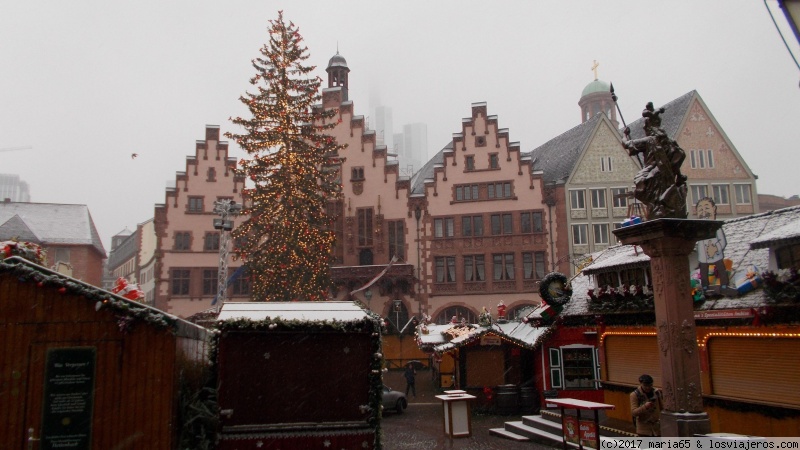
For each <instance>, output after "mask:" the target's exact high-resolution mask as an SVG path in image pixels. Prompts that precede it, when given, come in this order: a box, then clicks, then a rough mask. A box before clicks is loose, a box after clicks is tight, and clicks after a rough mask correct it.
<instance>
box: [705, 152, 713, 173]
mask: <svg viewBox="0 0 800 450" xmlns="http://www.w3.org/2000/svg"><path fill="white" fill-rule="evenodd" d="M706 162H707V163H708V168H709V169H713V168H714V151H713V150H711V149H708V150H706Z"/></svg>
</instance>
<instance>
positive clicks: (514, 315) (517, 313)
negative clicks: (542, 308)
mask: <svg viewBox="0 0 800 450" xmlns="http://www.w3.org/2000/svg"><path fill="white" fill-rule="evenodd" d="M534 308H536V305H534V304H533V303H531V304H527V305H525V304H523V305H517V306H515V307H513V308H511V309H509V310H508V311H506V319H508V320H518V319H522V318H523V317H525V316H526V315H528V313H529V312H531V311H533V310H534Z"/></svg>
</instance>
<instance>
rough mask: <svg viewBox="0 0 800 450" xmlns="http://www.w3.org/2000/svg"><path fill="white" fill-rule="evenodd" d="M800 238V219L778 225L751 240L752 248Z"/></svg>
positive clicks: (790, 241)
mask: <svg viewBox="0 0 800 450" xmlns="http://www.w3.org/2000/svg"><path fill="white" fill-rule="evenodd" d="M797 240H800V221H797V222H790V223H788V224H786V225H784V226H782V227H778V228H776V229H774V230H772V231H770V232H769V233H766V234H762V235H761V237H759V238H757V239H753V240H752V241H750V248H765V247H772V246H775V245H786V244H789V243H792V242H794V241H797Z"/></svg>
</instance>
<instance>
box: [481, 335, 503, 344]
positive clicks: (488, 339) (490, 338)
mask: <svg viewBox="0 0 800 450" xmlns="http://www.w3.org/2000/svg"><path fill="white" fill-rule="evenodd" d="M502 344H503V341H502V340H501V339H500V336H496V335H494V334H487V335H484V336H481V345H502Z"/></svg>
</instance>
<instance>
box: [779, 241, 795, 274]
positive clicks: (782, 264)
mask: <svg viewBox="0 0 800 450" xmlns="http://www.w3.org/2000/svg"><path fill="white" fill-rule="evenodd" d="M775 259H776V260H777V261H776V262H777V263H778V269H789V268H792V267H793V268H796V269H797V268H800V244H795V245H790V246H788V247H783V248H779V249H777V250H775Z"/></svg>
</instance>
